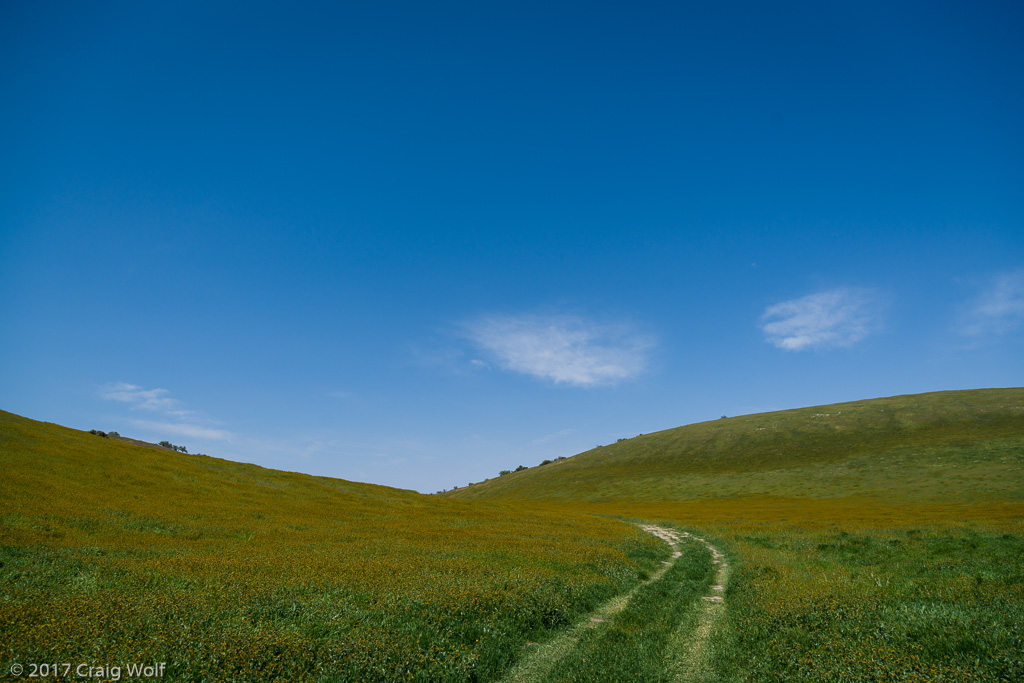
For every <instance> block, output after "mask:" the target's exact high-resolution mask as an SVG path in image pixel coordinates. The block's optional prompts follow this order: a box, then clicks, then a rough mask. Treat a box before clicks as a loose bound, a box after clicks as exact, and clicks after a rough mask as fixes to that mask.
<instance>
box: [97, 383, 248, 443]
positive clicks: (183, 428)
mask: <svg viewBox="0 0 1024 683" xmlns="http://www.w3.org/2000/svg"><path fill="white" fill-rule="evenodd" d="M170 393H171V392H169V391H168V390H167V389H145V388H143V387H140V386H138V385H137V384H128V383H126V382H111V383H110V384H106V385H104V386H102V387H100V390H99V395H100V397H101V398H104V399H106V400H108V401H117V402H118V403H126V404H128V405H129V406H130V407H131V408H132V409H133V410H144V411H148V412H152V413H157V414H159V415H160V416H162V417H163V418H165V419H164V420H140V419H129V420H128V422H129V423H130V424H133V425H135V426H136V427H138V428H140V429H146V430H150V431H152V432H156V433H160V434H163V433H166V434H172V435H177V436H188V437H192V438H196V439H222V440H227V439H231V438H233V435H232V434H231V432H228V431H226V430H223V429H218V428H216V427H213V426H210V425H212V424H216V423H215V422H213V421H212V420H208V419H205V418H201V417H199V416H198V415H196V413H195V412H194V411H191V410H186V409H185V408H184V406H183V405H182V403H181V401H179V400H178V399H176V398H171V397H170Z"/></svg>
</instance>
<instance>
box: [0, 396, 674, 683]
mask: <svg viewBox="0 0 1024 683" xmlns="http://www.w3.org/2000/svg"><path fill="white" fill-rule="evenodd" d="M0 466H2V470H3V477H0V670H3V671H8V670H10V666H12V665H13V664H14V663H23V664H24V663H27V662H47V661H50V662H52V661H59V662H95V663H104V662H107V663H114V662H120V663H129V662H146V663H151V662H167V663H168V667H169V668H168V670H167V672H166V675H167V679H168V680H254V681H255V680H259V681H262V680H317V679H318V678H319V677H322V676H328V677H330V676H337V677H338V678H339V679H341V680H367V681H373V680H379V681H392V680H398V679H399V678H402V679H404V678H407V677H410V678H414V679H416V680H471V679H490V678H493V677H495V675H496V674H497V673H498V672H500V671H501V670H503V669H504V668H505V667H507V666H508V664H509V663H510V662H511V661H512V660H513V659H514V658H515V657H517V656H518V654H519V652H520V649H521V647H522V643H523V642H525V641H526V640H527V639H530V638H532V639H537V638H538V637H540V636H541V635H542V633H543V632H544V631H546V630H547V629H551V628H557V627H559V626H563V625H565V624H567V623H570V622H571V621H572V620H573V619H575V618H576V617H577V616H578V615H579V614H581V613H583V612H585V611H587V610H589V609H591V608H592V607H593V606H594V605H596V604H598V603H599V602H600V601H602V600H605V599H607V598H608V597H610V596H611V595H613V594H616V593H619V592H622V591H624V590H627V589H628V588H629V587H631V586H633V585H635V584H636V583H637V582H638V581H639V579H640V576H641V573H644V572H649V571H650V570H651V569H652V568H654V567H655V566H657V565H658V562H659V560H660V559H662V557H661V555H664V554H665V553H666V552H667V551H665V550H664V549H663V548H662V547H661V546H660V543H659V541H657V540H656V539H654V538H652V537H650V536H648V535H647V534H644V533H643V532H641V531H640V530H638V529H636V528H635V527H632V526H631V525H628V524H624V523H622V522H620V521H618V520H611V519H599V518H595V517H585V516H582V515H574V514H572V513H566V512H562V513H559V514H552V513H545V512H528V511H513V510H510V509H509V508H507V507H504V506H501V505H492V504H479V503H474V504H470V503H466V502H463V501H453V500H444V499H441V498H437V497H433V496H424V495H420V494H417V493H414V492H412V491H402V490H397V489H392V488H388V487H384V486H373V485H369V484H357V483H352V482H347V481H342V480H337V479H328V478H324V477H312V476H307V475H302V474H295V473H288V472H278V471H273V470H267V469H264V468H261V467H257V466H254V465H245V464H240V463H235V462H230V461H226V460H219V459H216V458H211V457H207V456H200V455H188V454H179V453H174V452H171V451H168V450H165V449H161V448H153V447H146V446H140V445H136V444H133V443H128V442H126V441H119V440H115V439H107V438H102V437H100V436H96V435H93V434H90V433H87V432H81V431H76V430H72V429H67V428H64V427H59V426H56V425H52V424H45V423H41V422H35V421H33V420H29V419H26V418H23V417H19V416H16V415H13V414H11V413H5V412H0ZM25 673H26V675H28V674H30V673H31V672H30V671H29V670H26V671H25ZM109 677H111V678H112V677H113V675H112V674H111V675H110V676H109Z"/></svg>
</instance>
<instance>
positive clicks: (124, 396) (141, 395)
mask: <svg viewBox="0 0 1024 683" xmlns="http://www.w3.org/2000/svg"><path fill="white" fill-rule="evenodd" d="M169 393H170V392H169V391H167V389H143V388H142V387H140V386H138V385H136V384H127V383H125V382H112V383H110V384H107V385H105V386H103V387H101V388H100V396H101V397H102V398H105V399H107V400H110V401H120V402H121V403H129V404H131V405H132V407H135V408H141V409H143V410H153V411H157V412H161V413H164V414H167V415H177V416H185V415H188V414H189V411H187V410H183V409H182V408H181V401H179V400H177V399H174V398H170V397H169V396H168V394H169Z"/></svg>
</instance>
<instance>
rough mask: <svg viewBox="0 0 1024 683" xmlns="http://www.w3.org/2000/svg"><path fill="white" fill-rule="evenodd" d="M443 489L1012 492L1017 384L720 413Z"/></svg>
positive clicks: (571, 494) (669, 494) (983, 496)
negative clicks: (770, 410) (706, 419)
mask: <svg viewBox="0 0 1024 683" xmlns="http://www.w3.org/2000/svg"><path fill="white" fill-rule="evenodd" d="M448 495H449V496H451V497H455V498H463V499H476V500H487V499H490V500H537V501H548V502H559V503H562V502H572V503H605V502H609V503H610V502H615V503H627V502H659V501H684V500H695V499H714V498H722V497H733V496H751V495H755V496H778V497H796V498H801V497H815V498H837V497H844V496H865V495H869V496H881V497H885V498H886V499H887V500H889V501H890V502H897V501H900V500H905V501H943V502H950V501H978V500H1000V501H1022V500H1024V389H1020V388H1014V389H979V390H972V391H946V392H935V393H928V394H917V395H909V396H895V397H890V398H878V399H871V400H864V401H854V402H850V403H838V404H835V405H828V406H817V407H811V408H801V409H797V410H785V411H780V412H773V413H761V414H756V415H746V416H742V417H732V418H723V419H721V420H715V421H712V422H703V423H699V424H693V425H688V426H684V427H678V428H676V429H668V430H665V431H661V432H657V433H654V434H645V435H642V436H638V437H636V438H633V439H628V440H624V441H620V442H618V443H615V444H611V445H608V446H603V447H598V448H595V449H593V450H590V451H587V452H585V453H581V454H579V455H576V456H573V457H571V458H566V459H564V460H560V461H556V462H553V463H550V464H547V465H542V466H537V467H532V468H529V469H526V470H522V471H520V472H514V473H511V474H506V475H503V476H501V477H498V478H495V479H490V480H488V481H486V482H482V483H479V484H474V485H472V486H468V487H464V488H460V489H456V490H454V491H452V492H450V493H449V494H448Z"/></svg>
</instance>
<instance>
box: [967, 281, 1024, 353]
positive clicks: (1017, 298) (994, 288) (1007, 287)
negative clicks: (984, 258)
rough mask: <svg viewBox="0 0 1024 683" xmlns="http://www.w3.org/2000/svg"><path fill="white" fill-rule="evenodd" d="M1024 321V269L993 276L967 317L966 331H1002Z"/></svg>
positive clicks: (977, 332)
mask: <svg viewBox="0 0 1024 683" xmlns="http://www.w3.org/2000/svg"><path fill="white" fill-rule="evenodd" d="M1021 322H1024V269H1022V270H1018V271H1015V272H1012V273H1003V274H1001V275H998V276H996V277H995V278H993V279H992V281H991V283H990V284H989V286H988V287H987V288H986V289H985V291H984V292H982V294H981V296H979V297H978V298H977V299H976V300H975V302H974V305H973V306H972V308H971V310H970V311H969V312H968V314H967V315H966V317H965V321H964V325H963V327H962V329H961V331H962V332H963V334H965V335H967V336H970V337H978V336H982V335H987V334H1002V333H1004V332H1007V331H1009V330H1010V329H1011V328H1013V327H1015V326H1017V325H1019V324H1020V323H1021Z"/></svg>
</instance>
